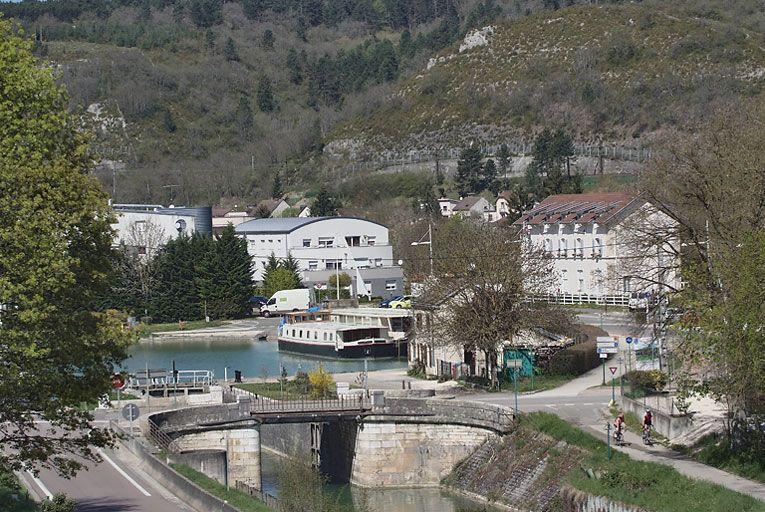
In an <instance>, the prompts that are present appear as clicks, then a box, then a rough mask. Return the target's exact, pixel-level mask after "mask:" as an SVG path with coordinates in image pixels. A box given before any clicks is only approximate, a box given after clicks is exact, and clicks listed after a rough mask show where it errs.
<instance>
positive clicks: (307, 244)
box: [303, 238, 311, 247]
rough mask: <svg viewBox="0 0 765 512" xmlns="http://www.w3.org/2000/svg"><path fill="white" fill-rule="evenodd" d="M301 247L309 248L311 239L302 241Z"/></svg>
mask: <svg viewBox="0 0 765 512" xmlns="http://www.w3.org/2000/svg"><path fill="white" fill-rule="evenodd" d="M303 247H311V239H310V238H304V239H303Z"/></svg>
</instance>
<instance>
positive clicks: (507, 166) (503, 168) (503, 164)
mask: <svg viewBox="0 0 765 512" xmlns="http://www.w3.org/2000/svg"><path fill="white" fill-rule="evenodd" d="M497 165H498V166H499V174H500V176H502V177H503V178H505V179H507V177H508V176H507V175H508V174H510V172H512V170H513V162H512V160H510V150H509V149H508V147H507V144H502V145H501V146H500V147H499V151H498V152H497Z"/></svg>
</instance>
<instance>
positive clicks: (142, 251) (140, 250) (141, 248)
mask: <svg viewBox="0 0 765 512" xmlns="http://www.w3.org/2000/svg"><path fill="white" fill-rule="evenodd" d="M138 254H140V255H142V256H144V255H146V246H145V245H139V246H138Z"/></svg>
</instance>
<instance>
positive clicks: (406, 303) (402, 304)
mask: <svg viewBox="0 0 765 512" xmlns="http://www.w3.org/2000/svg"><path fill="white" fill-rule="evenodd" d="M388 307H391V308H394V309H403V308H406V309H410V308H411V307H412V296H411V295H404V296H403V297H401V298H399V299H397V300H392V301H390V303H388Z"/></svg>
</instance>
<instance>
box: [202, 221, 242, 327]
mask: <svg viewBox="0 0 765 512" xmlns="http://www.w3.org/2000/svg"><path fill="white" fill-rule="evenodd" d="M209 249H210V250H208V251H207V252H206V253H205V254H204V256H203V258H202V260H201V263H200V265H199V272H198V276H199V277H198V279H197V285H198V286H199V297H200V301H201V302H202V309H203V311H204V310H206V312H207V315H208V316H209V317H211V318H241V317H242V316H244V315H245V313H246V312H247V308H248V305H249V304H248V301H249V298H250V296H251V295H252V258H251V257H250V255H249V253H248V252H247V241H246V240H244V239H243V238H240V237H238V236H236V233H235V231H234V227H233V226H231V225H229V226H227V227H226V228H225V229H224V230H223V231H222V232H221V234H220V236H219V237H218V238H217V240H215V242H214V243H212V244H209Z"/></svg>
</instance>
